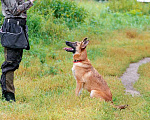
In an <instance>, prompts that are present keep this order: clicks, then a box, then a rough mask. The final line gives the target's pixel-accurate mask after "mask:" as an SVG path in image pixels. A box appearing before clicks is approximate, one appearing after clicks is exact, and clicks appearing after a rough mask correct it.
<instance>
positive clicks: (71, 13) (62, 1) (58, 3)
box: [50, 0, 87, 27]
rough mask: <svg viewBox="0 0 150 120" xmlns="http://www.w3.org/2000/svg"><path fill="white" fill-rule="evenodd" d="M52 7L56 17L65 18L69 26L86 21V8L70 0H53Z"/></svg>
mask: <svg viewBox="0 0 150 120" xmlns="http://www.w3.org/2000/svg"><path fill="white" fill-rule="evenodd" d="M50 7H51V8H52V9H53V11H54V12H53V15H54V16H55V17H56V18H64V20H65V22H67V25H68V26H69V27H72V26H74V25H76V23H82V22H84V19H85V18H86V16H87V12H86V11H85V9H83V8H81V7H78V6H77V4H75V2H72V1H68V0H52V1H51V4H50Z"/></svg>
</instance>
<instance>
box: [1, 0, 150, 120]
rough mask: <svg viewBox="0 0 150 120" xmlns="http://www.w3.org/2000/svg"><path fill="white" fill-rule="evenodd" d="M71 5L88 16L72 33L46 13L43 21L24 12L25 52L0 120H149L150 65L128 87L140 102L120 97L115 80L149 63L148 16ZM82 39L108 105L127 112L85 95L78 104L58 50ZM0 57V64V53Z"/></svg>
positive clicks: (66, 58) (68, 61)
mask: <svg viewBox="0 0 150 120" xmlns="http://www.w3.org/2000/svg"><path fill="white" fill-rule="evenodd" d="M41 1H42V2H44V1H43V0H41ZM39 2H40V0H38V1H37V3H35V5H36V4H38V3H39ZM77 4H78V5H79V6H82V7H84V8H85V9H86V10H87V11H88V17H87V18H86V20H85V22H84V23H81V24H79V25H78V26H76V27H73V28H72V29H69V28H68V27H67V25H66V24H65V22H64V21H63V20H62V19H61V20H57V19H54V18H53V17H52V16H51V13H50V14H49V15H48V16H44V15H40V14H39V13H40V12H43V11H38V10H35V11H33V10H34V9H33V8H32V9H30V11H29V13H28V14H29V18H28V25H29V35H30V43H31V50H30V51H24V56H23V60H22V62H21V64H20V68H19V69H18V70H17V71H16V72H15V88H16V103H8V102H5V101H2V100H0V116H1V117H0V118H1V119H2V120H9V119H11V120H28V119H29V120H50V119H51V120H59V119H60V120H70V119H75V120H77V119H78V120H83V119H85V120H89V119H92V120H149V118H150V107H149V106H150V99H149V96H150V92H149V91H150V88H149V78H150V73H149V71H148V70H149V67H150V64H149V63H148V64H145V65H142V66H141V67H140V69H139V74H140V75H141V76H140V79H139V81H138V82H137V83H136V84H135V85H134V87H135V88H136V89H137V90H138V91H140V93H141V96H137V97H132V96H131V95H125V91H124V90H125V88H124V86H123V85H122V83H121V80H120V79H119V77H120V76H121V75H122V74H123V73H124V72H125V70H126V68H127V67H128V66H129V64H130V63H132V62H137V61H139V60H140V59H142V58H144V57H150V47H149V46H150V34H149V32H150V21H149V20H150V18H149V16H147V15H142V16H138V15H129V14H127V13H119V12H117V13H110V12H109V11H107V3H97V2H91V1H83V2H77ZM34 14H35V15H34ZM32 15H34V16H32ZM56 20H57V22H58V24H55V22H56ZM33 28H34V29H33ZM38 29H42V30H43V31H44V32H41V31H40V30H38ZM84 37H88V38H89V40H90V43H89V45H88V47H87V52H88V58H89V59H90V60H91V63H92V65H93V66H94V67H95V68H96V69H97V70H98V72H99V73H100V74H101V75H102V76H103V77H104V79H105V80H106V81H107V83H108V85H109V87H110V89H111V91H112V93H113V101H114V103H115V104H116V105H121V104H128V105H129V107H128V108H127V109H125V110H121V111H120V110H116V109H114V108H113V107H112V106H111V105H110V103H107V102H104V101H103V102H100V100H99V99H96V98H94V99H91V98H90V96H89V93H88V92H87V91H83V93H82V95H81V96H80V97H79V98H78V97H76V96H75V87H76V81H75V79H74V77H73V75H72V71H71V68H72V64H73V63H72V54H71V53H67V52H65V51H64V50H63V47H66V45H65V41H81V40H82V39H83V38H84ZM0 55H1V56H2V57H0V64H2V63H3V61H4V57H3V48H2V47H0ZM0 99H1V97H0Z"/></svg>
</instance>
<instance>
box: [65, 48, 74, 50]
mask: <svg viewBox="0 0 150 120" xmlns="http://www.w3.org/2000/svg"><path fill="white" fill-rule="evenodd" d="M63 49H64V50H72V48H63Z"/></svg>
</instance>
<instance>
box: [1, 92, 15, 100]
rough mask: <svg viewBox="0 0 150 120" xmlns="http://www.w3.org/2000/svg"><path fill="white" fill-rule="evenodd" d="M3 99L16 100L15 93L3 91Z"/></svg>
mask: <svg viewBox="0 0 150 120" xmlns="http://www.w3.org/2000/svg"><path fill="white" fill-rule="evenodd" d="M2 99H4V100H6V101H9V102H11V101H13V102H15V101H16V100H15V94H14V93H12V92H5V93H3V94H2Z"/></svg>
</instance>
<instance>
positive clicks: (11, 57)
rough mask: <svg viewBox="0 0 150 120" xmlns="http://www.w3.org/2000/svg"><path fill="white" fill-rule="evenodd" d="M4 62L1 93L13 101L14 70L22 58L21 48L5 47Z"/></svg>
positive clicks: (6, 98)
mask: <svg viewBox="0 0 150 120" xmlns="http://www.w3.org/2000/svg"><path fill="white" fill-rule="evenodd" d="M4 53H5V62H4V63H3V65H2V76H3V77H1V83H2V93H3V98H4V99H5V100H7V101H10V100H13V101H15V87H14V71H15V70H16V69H18V67H19V64H20V62H21V59H22V53H23V50H22V49H10V48H5V49H4Z"/></svg>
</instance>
